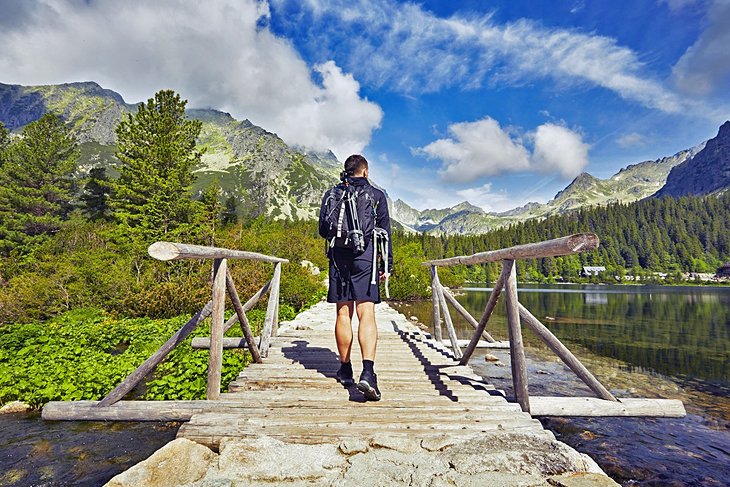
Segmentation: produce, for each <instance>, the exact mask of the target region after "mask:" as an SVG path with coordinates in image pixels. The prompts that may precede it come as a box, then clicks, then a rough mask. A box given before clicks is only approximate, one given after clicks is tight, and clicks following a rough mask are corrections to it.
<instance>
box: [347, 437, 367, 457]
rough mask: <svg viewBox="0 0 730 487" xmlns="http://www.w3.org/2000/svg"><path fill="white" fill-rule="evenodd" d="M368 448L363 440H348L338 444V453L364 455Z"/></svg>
mask: <svg viewBox="0 0 730 487" xmlns="http://www.w3.org/2000/svg"><path fill="white" fill-rule="evenodd" d="M368 449H369V446H368V444H367V443H366V442H364V441H363V440H360V439H357V438H349V439H346V440H343V441H342V443H340V451H341V452H342V453H344V454H345V455H354V454H355V453H365V452H366V451H368Z"/></svg>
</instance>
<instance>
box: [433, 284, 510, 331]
mask: <svg viewBox="0 0 730 487" xmlns="http://www.w3.org/2000/svg"><path fill="white" fill-rule="evenodd" d="M441 289H442V291H443V293H444V297H445V298H446V301H448V302H449V303H450V304H451V306H453V307H454V309H455V310H456V311H457V312H458V313H459V314H460V315H461V316H462V317H463V318H464V319H465V320H466V322H467V323H469V324H470V325H471V326H472V328H474V329H475V330H476V329H477V328H479V323H478V322H477V320H475V319H474V317H473V316H472V315H470V314H469V312H468V311H467V310H466V309H465V308H464V307H463V306H462V305H461V303H460V302H458V301H457V300H456V298H455V297H454V296H453V295H452V294H451V293H450V292H449V291H448V290H447V289H446V288H444V287H443V286H442V288H441ZM482 337H483V338H484V339H485V340H486V341H488V342H491V343H494V342H496V341H497V340H495V339H494V338H492V335H490V334H489V333H487V332H486V330H482Z"/></svg>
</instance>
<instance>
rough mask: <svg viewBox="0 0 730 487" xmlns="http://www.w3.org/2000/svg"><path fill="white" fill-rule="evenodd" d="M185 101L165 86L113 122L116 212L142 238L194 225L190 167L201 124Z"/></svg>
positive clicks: (198, 155)
mask: <svg viewBox="0 0 730 487" xmlns="http://www.w3.org/2000/svg"><path fill="white" fill-rule="evenodd" d="M186 104H187V101H185V100H182V99H181V98H180V95H178V94H176V93H175V92H173V91H172V90H163V91H159V92H157V93H156V94H155V96H154V98H150V99H149V100H147V103H141V104H140V105H139V107H138V110H137V113H136V114H135V115H131V114H130V115H128V116H127V118H126V119H125V120H122V121H121V122H120V123H119V125H118V126H117V157H118V158H119V160H120V161H121V163H122V164H121V166H120V168H119V173H120V176H119V179H117V180H114V181H112V209H113V210H114V216H115V217H116V218H117V219H118V220H119V221H120V222H121V223H123V224H124V225H126V226H128V227H129V228H130V229H132V230H133V231H135V232H138V233H141V234H144V236H145V240H151V239H155V238H159V237H162V236H163V235H165V234H167V233H169V232H172V231H173V230H175V229H177V228H179V227H180V226H181V225H185V224H190V223H193V221H194V217H195V203H194V201H193V200H192V197H191V194H190V188H191V186H192V184H193V182H194V180H195V176H194V175H193V174H192V170H193V168H194V167H195V165H196V164H198V163H199V162H200V158H201V156H202V152H201V151H199V150H197V149H196V148H195V141H196V139H197V137H198V135H199V134H200V129H201V125H202V124H201V122H200V121H198V120H189V119H188V118H187V117H186V115H185V105H186Z"/></svg>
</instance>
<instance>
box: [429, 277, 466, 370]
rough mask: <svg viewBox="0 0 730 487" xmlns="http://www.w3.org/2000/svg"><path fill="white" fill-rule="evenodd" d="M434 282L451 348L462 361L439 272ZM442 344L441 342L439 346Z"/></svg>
mask: <svg viewBox="0 0 730 487" xmlns="http://www.w3.org/2000/svg"><path fill="white" fill-rule="evenodd" d="M434 271H435V268H434ZM434 281H435V282H436V290H437V291H438V298H439V307H440V308H441V312H442V313H443V315H444V322H445V323H446V332H447V333H448V334H449V340H450V341H451V348H452V350H453V353H454V357H456V358H457V359H460V358H461V348H459V340H458V339H457V338H456V330H454V322H453V321H451V313H450V312H449V307H448V306H447V304H446V299H445V298H444V288H443V286H442V285H441V281H439V276H438V273H437V272H434ZM440 344H441V342H440V341H439V345H440Z"/></svg>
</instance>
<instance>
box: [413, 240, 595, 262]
mask: <svg viewBox="0 0 730 487" xmlns="http://www.w3.org/2000/svg"><path fill="white" fill-rule="evenodd" d="M598 243H599V240H598V236H597V235H595V234H593V233H579V234H576V235H570V236H567V237H561V238H556V239H554V240H546V241H543V242H536V243H529V244H524V245H516V246H514V247H508V248H506V249H499V250H490V251H488V252H479V253H476V254H472V255H468V256H464V255H460V256H458V257H451V258H448V259H438V260H429V261H426V262H424V263H423V264H422V265H424V266H449V265H460V264H466V265H474V264H484V263H487V262H499V261H500V260H515V259H538V258H541V257H558V256H561V255H571V254H577V253H580V252H585V251H588V250H595V249H597V248H598Z"/></svg>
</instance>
